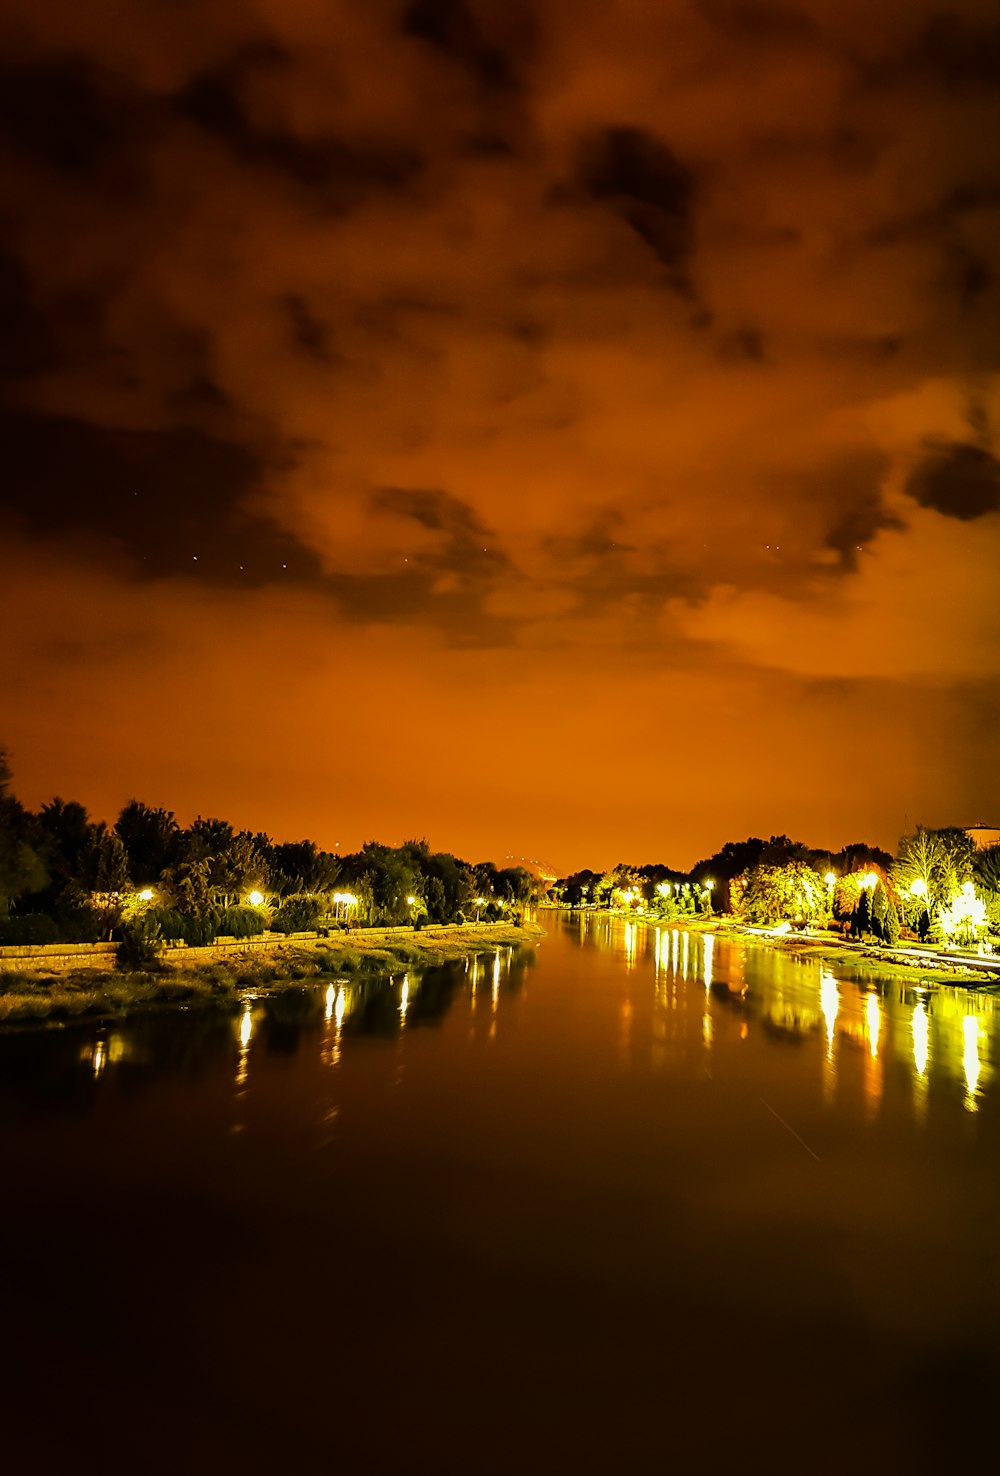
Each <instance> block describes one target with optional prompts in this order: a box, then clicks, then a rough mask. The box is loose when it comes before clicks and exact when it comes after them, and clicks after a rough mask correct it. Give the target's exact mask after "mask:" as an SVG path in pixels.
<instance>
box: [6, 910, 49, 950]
mask: <svg viewBox="0 0 1000 1476" xmlns="http://www.w3.org/2000/svg"><path fill="white" fill-rule="evenodd" d="M61 941H62V940H61V939H60V936H59V928H58V926H57V925H56V923H54V922H53V920H52V918H51V917H47V916H46V915H45V913H44V912H29V913H28V914H27V916H26V917H9V918H7V919H6V921H5V922H3V923H0V944H4V943H6V944H10V945H14V946H20V947H34V948H38V947H39V946H41V945H43V944H45V943H59V942H61Z"/></svg>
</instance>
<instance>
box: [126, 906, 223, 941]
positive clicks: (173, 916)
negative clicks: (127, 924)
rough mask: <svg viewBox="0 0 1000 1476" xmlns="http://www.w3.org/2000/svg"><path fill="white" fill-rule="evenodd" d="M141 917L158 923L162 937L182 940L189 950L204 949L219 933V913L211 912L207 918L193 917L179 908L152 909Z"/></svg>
mask: <svg viewBox="0 0 1000 1476" xmlns="http://www.w3.org/2000/svg"><path fill="white" fill-rule="evenodd" d="M141 916H142V917H145V918H148V919H149V920H150V921H151V922H154V923H156V924H157V926H158V927H159V929H160V934H161V936H162V937H164V938H181V939H183V941H184V942H185V943H186V944H187V945H188V947H189V948H204V947H205V945H206V944H207V943H211V941H212V939H213V938H214V937H215V935H216V933H217V932H218V931H219V927H218V924H219V914H218V913H217V912H210V913H209V914H208V916H207V917H191V916H190V915H189V914H188V913H186V912H181V911H180V909H179V908H177V907H150V908H149V909H148V911H146V912H144V913H142V914H141Z"/></svg>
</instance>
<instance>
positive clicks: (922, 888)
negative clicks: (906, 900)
mask: <svg viewBox="0 0 1000 1476" xmlns="http://www.w3.org/2000/svg"><path fill="white" fill-rule="evenodd" d="M910 896H911V897H926V896H927V883H926V882H925V881H924V879H923V877H922V876H918V877H916V878H915V880H913V881H911V882H910Z"/></svg>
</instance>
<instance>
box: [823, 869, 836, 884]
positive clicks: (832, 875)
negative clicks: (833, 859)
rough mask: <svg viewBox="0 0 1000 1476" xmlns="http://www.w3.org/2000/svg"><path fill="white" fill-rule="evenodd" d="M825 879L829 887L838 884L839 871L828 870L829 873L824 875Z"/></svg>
mask: <svg viewBox="0 0 1000 1476" xmlns="http://www.w3.org/2000/svg"><path fill="white" fill-rule="evenodd" d="M823 880H824V881H825V882H826V884H827V886H828V887H833V886H836V884H837V873H836V872H835V871H828V872H827V874H826V876H824V878H823Z"/></svg>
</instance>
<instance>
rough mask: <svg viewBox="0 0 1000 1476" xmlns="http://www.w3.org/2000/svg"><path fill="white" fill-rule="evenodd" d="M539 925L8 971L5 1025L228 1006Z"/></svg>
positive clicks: (474, 946) (1, 1012)
mask: <svg viewBox="0 0 1000 1476" xmlns="http://www.w3.org/2000/svg"><path fill="white" fill-rule="evenodd" d="M544 933H545V929H544V928H541V927H539V926H538V925H537V924H535V923H527V924H525V925H524V926H523V927H513V926H508V925H506V924H503V925H500V926H497V927H489V928H486V927H469V926H467V927H453V928H435V930H434V932H433V933H425V932H417V931H413V932H408V933H405V934H402V935H398V936H397V937H394V938H393V939H392V940H391V941H389V942H386V941H384V940H378V939H375V940H371V941H369V940H366V938H365V936H364V934H363V933H352V934H341V935H335V936H334V937H332V938H324V939H323V940H322V941H320V942H317V943H302V944H299V945H293V946H290V947H284V948H281V949H280V950H276V951H275V952H273V953H266V954H264V953H259V954H256V955H250V956H239V955H238V954H234V956H233V957H232V958H231V959H227V960H225V961H224V962H212V963H203V964H191V963H189V962H185V963H181V964H176V963H174V962H173V960H172V959H168V961H165V962H164V963H162V964H161V966H160V967H159V968H157V969H155V970H151V971H149V972H146V973H124V972H119V971H118V970H116V969H111V968H109V969H107V970H103V969H95V968H89V969H86V970H83V969H81V970H80V971H79V972H78V973H73V972H72V971H70V972H68V973H67V972H59V973H51V974H45V973H39V972H28V971H23V972H17V971H13V970H12V971H7V972H4V973H2V974H0V1025H27V1024H59V1023H63V1022H65V1021H67V1020H72V1019H77V1018H79V1017H81V1016H97V1017H102V1016H116V1017H117V1016H122V1015H126V1014H130V1013H132V1012H134V1011H136V1010H142V1009H151V1008H160V1007H169V1006H181V1007H185V1008H193V1007H197V1006H205V1007H207V1006H226V1005H232V1004H235V1003H236V1002H237V1001H239V1000H240V999H241V998H242V996H243V995H244V994H245V993H247V992H248V991H249V992H252V993H253V994H255V995H261V994H269V993H277V992H279V991H280V990H282V989H287V988H290V987H299V986H301V985H302V984H308V983H310V982H312V981H315V982H319V981H320V980H323V979H327V978H330V977H331V976H332V977H334V978H349V977H351V976H353V975H364V976H367V977H370V976H373V975H389V974H396V973H399V972H400V970H405V969H413V968H426V967H429V966H431V965H434V964H441V963H445V962H447V961H448V960H449V959H456V958H472V957H475V956H476V955H478V954H482V953H493V952H494V951H495V950H496V949H497V948H509V947H516V946H519V945H521V944H524V943H530V942H533V941H534V940H535V939H537V938H540V937H543V936H544Z"/></svg>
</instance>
